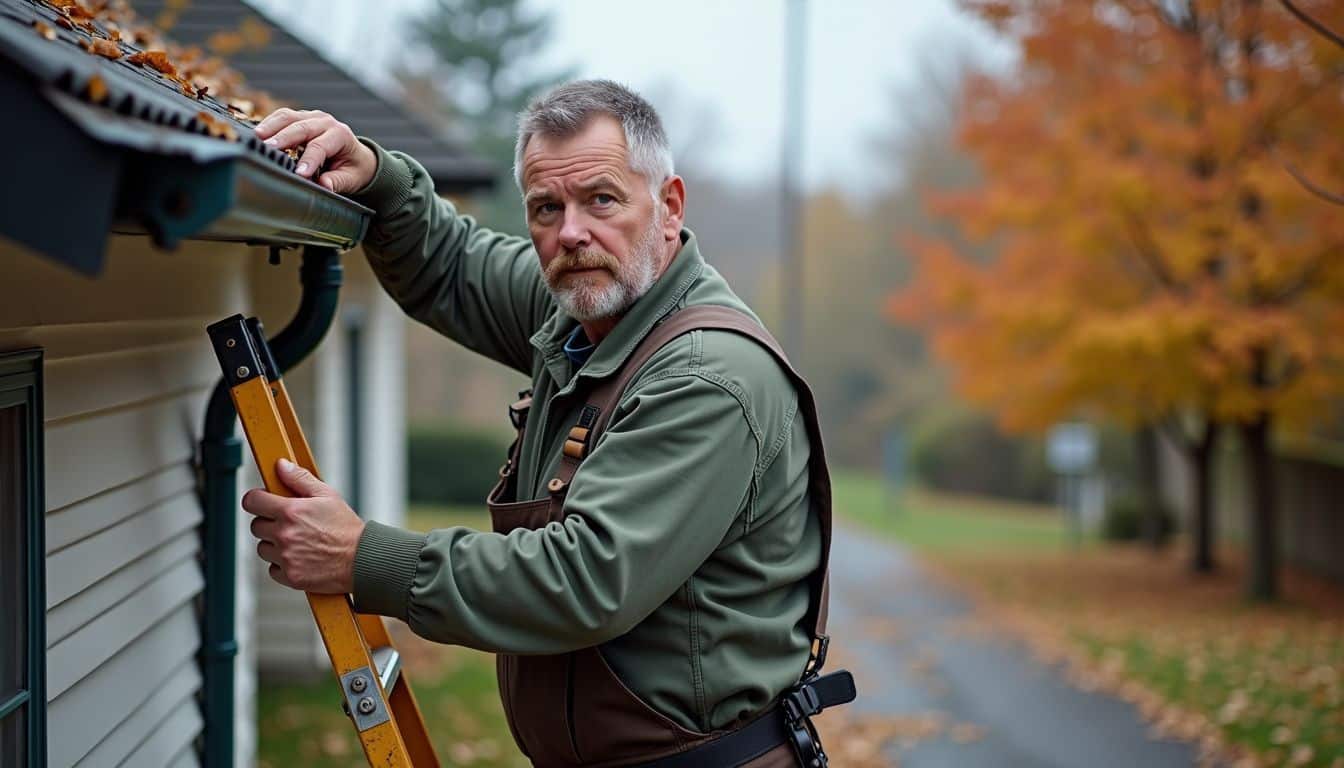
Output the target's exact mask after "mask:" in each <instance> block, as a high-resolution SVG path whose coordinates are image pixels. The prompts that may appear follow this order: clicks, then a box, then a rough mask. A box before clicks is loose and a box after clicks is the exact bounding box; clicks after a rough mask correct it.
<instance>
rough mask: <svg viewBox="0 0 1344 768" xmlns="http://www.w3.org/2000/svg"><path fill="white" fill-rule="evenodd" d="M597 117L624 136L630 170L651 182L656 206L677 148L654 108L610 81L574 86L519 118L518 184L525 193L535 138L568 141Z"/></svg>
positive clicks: (515, 159)
mask: <svg viewBox="0 0 1344 768" xmlns="http://www.w3.org/2000/svg"><path fill="white" fill-rule="evenodd" d="M595 115H610V116H611V117H614V118H616V119H617V120H619V121H620V123H621V128H622V129H624V131H625V149H626V155H627V156H628V157H629V161H630V169H631V170H633V171H635V172H637V173H641V174H643V175H644V178H646V179H648V181H649V192H650V193H651V194H652V195H653V199H654V201H655V202H657V200H658V190H659V189H661V188H662V186H663V182H664V181H667V180H668V179H669V178H671V176H672V173H673V171H672V148H671V147H670V146H669V145H668V143H667V134H666V133H664V132H663V121H662V120H661V119H660V118H659V117H658V113H657V111H655V110H654V108H653V105H652V104H649V102H647V101H645V100H644V99H643V97H641V96H640V95H639V94H637V93H635V92H634V91H632V90H630V89H629V88H626V87H625V86H623V85H621V84H619V83H615V82H612V81H611V80H575V81H573V82H569V83H565V84H563V85H559V86H556V87H555V88H553V89H551V90H550V92H548V93H547V94H546V95H544V96H542V97H541V98H539V99H537V100H536V101H534V102H532V103H531V104H529V105H528V107H527V109H525V110H523V111H522V113H521V114H519V115H518V144H517V146H516V148H515V149H514V152H513V180H514V181H515V182H516V183H517V184H518V191H520V192H522V191H525V190H523V152H524V151H526V150H527V143H528V141H530V140H531V139H532V137H533V136H547V137H552V138H568V137H570V136H573V135H574V134H576V133H578V132H579V130H581V129H582V128H583V126H584V125H585V124H586V123H587V122H588V120H589V119H590V118H592V117H594V116H595Z"/></svg>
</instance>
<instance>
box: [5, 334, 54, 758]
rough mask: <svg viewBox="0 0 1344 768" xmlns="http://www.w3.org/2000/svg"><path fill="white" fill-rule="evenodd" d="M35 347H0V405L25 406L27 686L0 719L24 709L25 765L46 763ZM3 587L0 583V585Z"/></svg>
mask: <svg viewBox="0 0 1344 768" xmlns="http://www.w3.org/2000/svg"><path fill="white" fill-rule="evenodd" d="M42 361H43V353H42V350H41V349H25V350H19V351H15V352H0V408H10V407H15V406H25V407H26V408H27V415H28V418H27V424H26V432H27V434H26V438H27V439H26V440H24V443H23V446H22V453H23V456H24V459H25V461H24V467H25V469H26V472H25V478H24V480H25V483H26V490H27V492H26V493H25V494H24V496H25V502H26V503H25V504H24V505H23V506H24V507H26V509H24V510H23V514H26V515H27V524H28V525H27V533H28V542H27V544H28V552H27V563H26V565H27V582H28V583H27V590H26V597H27V609H28V616H27V621H28V632H27V642H28V652H27V654H26V656H27V661H28V670H27V683H28V685H27V688H26V689H24V690H23V691H22V692H20V693H19V694H18V695H17V696H14V697H12V698H11V699H9V700H8V701H4V702H0V713H3V714H0V719H3V718H5V717H8V716H9V715H11V714H13V713H14V712H17V711H19V709H21V708H25V707H26V709H25V725H26V726H27V734H26V736H25V738H26V748H27V752H28V761H27V762H28V765H29V766H34V767H36V766H43V765H46V762H47V733H46V729H47V722H46V721H47V718H46V714H47V695H46V689H47V685H46V682H47V679H46V677H47V642H46V635H47V611H46V609H47V600H46V564H47V561H46V543H45V538H46V536H45V533H46V519H45V512H46V501H45V497H44V487H45V469H44V467H43V458H44V448H43V434H42V424H43V404H42ZM3 588H5V586H4V585H0V589H3Z"/></svg>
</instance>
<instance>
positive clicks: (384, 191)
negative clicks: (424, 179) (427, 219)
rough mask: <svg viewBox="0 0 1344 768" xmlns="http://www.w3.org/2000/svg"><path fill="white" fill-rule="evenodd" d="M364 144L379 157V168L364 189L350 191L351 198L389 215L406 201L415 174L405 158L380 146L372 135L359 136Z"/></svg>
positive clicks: (383, 214)
mask: <svg viewBox="0 0 1344 768" xmlns="http://www.w3.org/2000/svg"><path fill="white" fill-rule="evenodd" d="M358 138H359V140H360V141H361V142H363V144H364V146H366V147H368V148H369V149H371V150H373V154H374V156H376V157H377V158H378V170H376V171H374V172H373V178H372V179H371V180H369V183H368V184H365V185H364V187H363V188H362V189H360V190H359V191H357V192H355V193H353V194H351V195H350V199H351V200H354V201H355V202H357V203H360V204H363V205H367V206H368V207H370V208H372V209H373V210H374V211H375V212H376V213H377V214H378V216H380V217H381V216H386V215H388V214H390V213H393V212H394V211H396V210H397V209H398V208H400V207H401V206H403V205H405V204H406V200H407V198H409V197H410V196H411V186H412V185H413V184H414V183H415V178H414V177H413V176H412V175H411V169H410V166H408V165H406V162H405V161H404V160H402V159H401V158H399V157H397V156H396V155H393V154H392V153H391V152H388V151H387V150H385V149H383V148H382V147H380V146H378V144H377V142H375V141H373V140H372V139H366V138H364V137H363V136H360V137H358Z"/></svg>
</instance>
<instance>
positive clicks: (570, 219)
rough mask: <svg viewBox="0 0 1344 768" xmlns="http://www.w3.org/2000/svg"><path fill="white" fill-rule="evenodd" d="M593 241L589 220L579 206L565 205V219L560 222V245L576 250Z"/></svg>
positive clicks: (585, 246)
mask: <svg viewBox="0 0 1344 768" xmlns="http://www.w3.org/2000/svg"><path fill="white" fill-rule="evenodd" d="M591 241H592V235H591V233H589V231H588V223H587V220H586V219H585V217H584V215H583V213H582V212H581V211H579V210H578V206H573V205H568V206H565V219H564V221H563V222H562V223H561V224H560V245H562V246H564V248H565V249H566V250H569V251H576V250H578V249H580V248H587V247H588V245H589V243H590V242H591Z"/></svg>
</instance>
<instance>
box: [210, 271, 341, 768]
mask: <svg viewBox="0 0 1344 768" xmlns="http://www.w3.org/2000/svg"><path fill="white" fill-rule="evenodd" d="M341 275H342V270H341V262H340V254H339V253H338V252H337V251H336V249H334V248H326V247H318V246H308V247H307V248H305V249H304V251H303V266H302V267H301V268H300V269H299V282H300V284H301V285H302V286H303V297H302V299H301V300H300V302H299V308H298V311H297V312H295V314H294V318H293V319H292V320H290V322H289V325H287V326H285V329H284V330H282V331H280V333H279V334H277V335H276V336H275V337H274V338H273V339H272V340H271V341H270V347H271V350H272V351H273V352H274V353H275V359H276V362H277V364H278V365H279V367H280V372H281V373H284V372H285V371H288V370H289V369H290V368H292V367H294V365H296V364H297V363H298V362H299V361H301V360H303V359H304V358H305V357H306V356H307V355H308V353H310V352H312V351H313V349H314V348H315V347H317V345H318V343H319V342H321V341H322V337H323V336H324V335H325V334H326V332H327V329H328V328H330V327H331V324H332V320H333V319H334V318H335V317H336V305H337V302H338V300H339V298H340V288H341ZM236 421H237V414H236V413H235V412H234V409H233V402H232V400H230V398H229V391H228V388H227V387H226V386H225V384H224V382H223V381H222V380H221V381H220V383H219V384H217V385H216V386H215V391H214V393H213V394H212V395H211V397H210V405H209V406H208V407H207V408H206V412H205V428H204V430H203V432H202V436H201V467H200V468H201V474H200V483H201V485H200V494H201V506H202V508H203V510H204V514H205V523H204V525H203V527H202V533H201V537H202V541H201V550H202V554H203V556H204V559H205V563H204V565H205V590H204V595H203V602H204V605H203V610H202V615H201V652H200V663H201V668H202V672H203V675H204V679H205V681H204V685H203V689H202V695H201V709H202V710H203V711H202V715H203V717H204V719H205V730H204V738H203V744H202V752H201V754H202V757H203V759H204V765H205V766H207V768H233V765H234V743H233V741H234V739H233V736H234V734H233V715H234V709H233V705H234V680H233V667H234V657H236V656H237V655H238V640H237V638H236V637H235V629H234V611H235V602H234V598H235V595H234V585H235V580H236V578H237V573H236V569H235V562H236V558H237V535H236V533H237V527H238V514H239V511H238V510H239V507H238V503H239V502H238V469H239V468H240V467H241V466H242V465H243V441H242V440H241V439H240V438H239V437H238V436H237V434H236V433H235V429H234V425H235V423H236Z"/></svg>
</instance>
